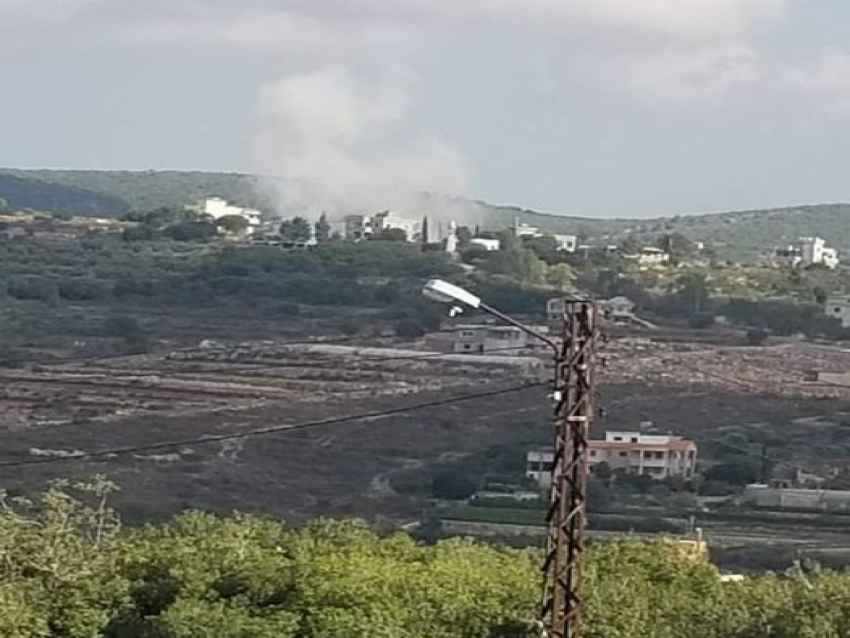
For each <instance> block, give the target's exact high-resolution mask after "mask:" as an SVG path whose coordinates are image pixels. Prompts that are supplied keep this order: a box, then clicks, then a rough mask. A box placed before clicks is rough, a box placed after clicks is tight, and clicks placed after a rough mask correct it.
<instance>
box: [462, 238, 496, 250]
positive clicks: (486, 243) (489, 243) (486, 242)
mask: <svg viewBox="0 0 850 638" xmlns="http://www.w3.org/2000/svg"><path fill="white" fill-rule="evenodd" d="M469 243H470V244H472V245H473V246H480V247H481V248H483V249H484V250H486V251H488V252H492V251H495V250H501V249H502V242H501V241H500V240H498V239H482V238H481V237H475V238H473V239H471V240H469Z"/></svg>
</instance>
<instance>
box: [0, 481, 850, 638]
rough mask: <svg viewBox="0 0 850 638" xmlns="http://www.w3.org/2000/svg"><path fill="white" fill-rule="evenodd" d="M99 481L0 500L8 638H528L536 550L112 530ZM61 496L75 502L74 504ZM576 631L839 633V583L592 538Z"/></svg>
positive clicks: (257, 530)
mask: <svg viewBox="0 0 850 638" xmlns="http://www.w3.org/2000/svg"><path fill="white" fill-rule="evenodd" d="M107 491H108V485H106V484H104V483H102V482H99V483H96V484H94V485H90V486H75V488H74V489H73V490H69V488H68V486H64V489H59V488H54V489H52V490H51V491H49V492H48V493H47V494H45V495H44V496H43V497H41V498H40V499H39V500H37V501H36V502H30V501H26V500H23V499H8V498H4V499H3V500H2V501H0V556H2V558H3V560H2V561H0V635H2V636H4V637H5V638H38V637H39V636H42V637H45V638H46V637H48V636H49V637H53V638H59V637H62V638H94V637H97V636H103V637H110V638H119V637H120V638H196V637H197V636H208V637H211V638H230V637H233V638H286V637H290V638H319V637H321V638H376V637H385V638H497V637H498V638H533V637H535V636H537V635H538V633H537V629H536V623H535V613H536V609H537V603H538V599H539V593H538V588H539V573H538V568H537V565H536V562H537V556H536V554H535V553H533V552H528V551H525V552H518V551H513V550H508V549H505V548H498V547H494V546H489V545H485V544H481V543H477V542H473V541H469V540H462V539H451V540H446V541H442V542H440V543H438V544H436V545H433V546H423V545H419V544H417V543H415V542H414V541H413V540H412V539H411V538H410V537H408V536H406V535H402V534H399V535H394V536H390V537H387V538H382V537H379V536H376V535H375V534H374V533H372V532H370V531H369V530H368V528H367V527H366V526H365V525H364V524H362V523H359V522H356V521H316V522H314V523H312V524H310V525H308V526H306V527H304V528H303V529H301V530H297V531H296V530H291V529H288V528H287V527H286V526H284V525H283V524H281V523H279V522H276V521H272V520H267V519H262V518H256V517H249V516H239V515H236V516H232V517H228V518H219V517H215V516H212V515H208V514H204V513H200V512H193V513H186V514H184V515H182V516H180V517H178V518H176V519H174V520H173V521H171V522H170V523H168V524H165V525H161V526H156V527H148V528H144V529H139V530H123V529H122V528H121V525H120V523H119V521H118V520H117V518H116V517H115V515H114V513H113V512H111V511H110V510H109V509H108V507H107V506H106V505H105V496H106V492H107ZM75 495H76V496H75ZM587 579H588V582H587V593H588V598H587V604H588V613H587V621H588V629H587V632H586V635H587V636H588V638H693V637H694V636H700V638H841V637H843V636H847V635H848V632H850V576H848V575H847V574H841V573H832V572H822V571H819V570H816V569H815V570H811V571H810V573H808V574H806V575H804V574H803V573H802V572H798V573H795V574H786V575H782V576H774V575H768V576H763V577H759V578H752V579H748V580H747V581H745V582H742V583H723V582H721V580H720V578H719V575H718V573H717V571H716V570H715V569H714V568H713V567H712V566H711V565H710V564H708V563H707V562H706V561H704V560H703V559H702V558H699V557H694V556H693V555H691V554H689V553H688V552H687V551H685V550H684V549H683V548H680V547H679V546H677V545H674V544H670V543H667V542H665V541H655V542H641V541H636V540H622V541H615V542H605V543H601V544H597V545H595V546H593V547H592V549H591V552H590V556H589V559H588V569H587Z"/></svg>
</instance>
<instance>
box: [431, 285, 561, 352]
mask: <svg viewBox="0 0 850 638" xmlns="http://www.w3.org/2000/svg"><path fill="white" fill-rule="evenodd" d="M422 294H423V295H425V296H426V297H428V298H429V299H433V300H434V301H439V302H440V303H446V304H454V303H459V304H462V305H464V306H468V307H470V308H475V309H476V310H483V311H484V312H486V313H487V314H488V315H492V316H494V317H496V318H497V319H499V320H501V321H504V322H505V323H507V324H510V325H512V326H515V327H517V328H519V329H520V330H522V331H523V332H524V333H526V334H528V335H530V336H532V337H534V338H535V339H539V340H540V341H542V342H543V343H545V344H546V345H548V346H549V347H550V348H552V350H553V351H554V353H555V356H556V357H557V356H558V355H559V354H560V348H559V347H558V344H557V343H555V342H554V341H553V340H552V339H550V338H549V337H547V336H546V335H545V334H543V333H542V332H539V331H537V330H535V329H534V328H532V327H530V326H526V325H525V324H524V323H522V322H520V321H517V320H516V319H514V318H513V317H511V316H509V315H506V314H505V313H504V312H502V311H501V310H496V309H495V308H493V307H492V306H488V305H487V304H486V303H484V302H483V301H481V298H480V297H476V296H475V295H473V294H472V293H471V292H469V291H468V290H466V289H464V288H461V287H460V286H456V285H454V284H450V283H449V282H448V281H445V280H443V279H431V280H430V281H429V282H428V283H426V284H425V287H424V288H423V289H422ZM460 310H461V309H460V308H452V311H453V314H454V313H457V312H459V311H460Z"/></svg>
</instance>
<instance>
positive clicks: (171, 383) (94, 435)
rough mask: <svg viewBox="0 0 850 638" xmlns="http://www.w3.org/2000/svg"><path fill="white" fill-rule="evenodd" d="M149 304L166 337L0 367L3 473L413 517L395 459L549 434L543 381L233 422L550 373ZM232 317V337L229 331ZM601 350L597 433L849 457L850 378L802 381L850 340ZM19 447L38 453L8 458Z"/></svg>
mask: <svg viewBox="0 0 850 638" xmlns="http://www.w3.org/2000/svg"><path fill="white" fill-rule="evenodd" d="M157 317H159V318H157ZM143 319H144V323H145V324H146V325H147V326H148V327H149V329H150V330H151V331H154V330H155V331H156V334H157V337H158V338H159V341H158V344H159V345H158V347H159V348H161V349H162V350H161V351H158V353H157V354H152V355H139V356H130V357H102V358H96V357H95V358H77V359H72V360H70V361H68V362H66V363H52V364H45V363H44V362H43V361H44V359H43V358H42V357H34V359H35V360H36V361H39V363H30V364H23V365H19V366H18V367H15V368H5V369H4V368H0V381H2V388H0V428H1V429H2V433H3V440H4V446H3V448H2V450H0V484H2V485H4V486H5V487H7V488H10V489H12V490H17V491H29V490H33V489H38V488H41V487H43V486H44V485H45V483H46V482H48V481H49V480H51V479H54V478H58V477H73V478H85V477H89V476H92V475H93V474H97V473H99V474H105V475H107V476H108V477H109V478H111V479H112V480H114V481H115V482H116V483H118V484H119V486H120V487H121V491H120V493H119V494H118V495H117V497H116V504H117V505H118V506H119V508H120V509H121V510H122V511H123V513H124V514H125V515H126V516H127V517H128V518H129V519H130V520H132V521H143V520H151V519H156V518H159V517H162V516H166V515H168V514H172V513H174V512H176V511H180V510H182V509H185V508H189V507H201V508H207V509H212V510H216V511H230V510H233V509H239V510H242V511H255V512H264V513H268V514H274V515H282V516H287V517H290V518H295V519H298V518H306V517H311V516H316V515H357V516H366V517H370V518H380V517H390V518H392V519H394V520H400V521H405V520H412V519H413V518H415V517H416V516H417V515H418V514H419V512H420V511H421V508H422V505H423V503H422V501H421V500H418V499H417V498H413V497H409V496H400V495H398V494H397V493H395V492H394V490H393V489H392V487H391V483H390V480H389V479H390V478H391V477H392V476H393V474H394V473H395V472H398V471H401V470H405V469H411V468H415V467H423V466H429V465H431V464H434V463H436V462H437V461H438V460H439V459H445V458H459V459H462V458H463V457H464V455H467V454H471V453H475V452H481V451H482V450H484V449H486V448H487V447H488V446H492V445H500V444H505V445H511V446H514V447H515V449H516V453H517V455H520V456H521V455H523V454H524V447H523V446H526V445H527V446H530V445H539V444H545V443H547V442H548V441H549V440H550V426H549V420H550V410H551V406H550V404H549V400H548V399H547V398H546V389H545V387H537V388H530V389H526V390H523V391H520V392H515V393H509V394H503V395H500V396H489V397H483V398H479V399H474V400H469V401H464V402H460V403H453V404H449V405H444V406H434V407H429V408H427V409H418V410H413V411H410V412H405V413H398V414H394V415H392V416H388V417H384V418H367V419H360V420H352V421H347V422H344V423H339V424H334V425H323V426H318V427H312V428H310V429H307V430H302V431H297V432H287V433H275V434H269V435H266V436H261V437H238V435H239V434H240V433H244V432H247V431H250V430H254V429H257V428H268V427H274V426H286V425H291V424H293V423H299V422H304V421H315V420H322V419H326V418H330V417H339V416H345V415H360V414H371V413H374V412H380V411H382V410H387V409H390V410H392V409H396V408H399V407H407V406H411V405H417V404H421V403H428V402H432V401H442V400H445V399H451V398H453V397H458V396H461V395H468V394H470V393H473V394H474V393H481V392H489V391H492V390H498V389H502V388H511V387H515V386H516V385H518V384H522V383H524V382H526V381H528V380H529V379H539V378H540V377H539V372H536V371H533V370H532V371H529V370H524V369H523V368H521V367H517V366H516V365H512V364H511V363H510V362H509V361H508V360H505V361H503V360H500V359H495V360H493V361H491V362H489V363H487V364H483V363H482V362H481V360H479V359H476V358H475V357H470V358H469V359H463V360H460V361H458V359H457V358H456V357H442V356H439V355H437V354H433V353H428V352H422V351H417V350H414V351H410V348H411V347H418V346H415V344H404V343H396V342H395V340H392V339H382V338H378V339H375V338H369V337H356V338H353V339H352V341H351V342H349V343H347V344H345V345H339V344H337V345H334V344H331V343H326V344H322V345H310V346H308V345H303V344H302V345H286V344H288V343H292V342H293V341H297V340H299V339H301V340H303V336H304V334H305V332H307V331H308V329H309V327H310V326H311V325H313V324H314V323H316V324H322V323H323V322H322V321H321V320H316V321H314V320H312V319H309V318H308V319H305V318H301V319H299V320H297V321H296V320H289V322H288V323H286V325H285V326H284V322H280V323H278V324H275V327H276V329H272V328H271V327H270V326H271V325H272V323H273V322H271V323H270V322H269V320H268V319H266V318H262V317H257V318H253V319H252V318H250V317H249V318H247V319H245V320H244V321H243V322H242V323H239V322H238V321H236V320H235V319H234V318H233V317H232V316H227V315H223V316H220V317H217V318H215V319H212V318H210V319H208V320H207V321H206V323H204V324H202V325H199V326H196V330H195V331H194V332H192V331H191V317H190V318H186V317H180V318H178V319H175V320H171V319H169V317H168V316H167V315H165V314H162V313H151V314H150V315H146V316H144V318H143ZM157 322H159V323H157ZM172 330H173V331H172ZM228 330H234V331H236V333H237V335H238V339H237V340H234V339H230V340H225V338H224V335H226V334H227V333H228ZM315 334H319V333H318V332H317V333H315ZM258 336H264V337H265V338H266V339H267V340H266V341H256V339H257V338H258ZM334 336H335V337H339V335H338V334H337V335H334ZM201 338H203V340H205V341H206V342H207V343H205V344H204V347H200V345H199V343H200V341H201V340H202V339H201ZM251 338H253V339H255V340H253V341H243V340H244V339H251ZM219 340H220V341H219ZM217 341H219V342H218V343H217ZM169 343H171V344H173V346H174V347H170V348H169V347H167V346H168V344H169ZM187 343H192V344H194V345H193V346H191V347H186V344H187ZM355 343H356V344H362V345H356V346H355V345H354V344H355ZM163 344H164V345H163ZM380 345H383V346H385V347H384V348H381V347H377V346H380ZM386 347H391V348H392V349H390V350H387V349H386ZM405 348H407V350H405ZM607 357H608V359H609V361H608V366H607V368H606V369H605V370H604V371H603V374H602V381H603V386H602V389H601V400H600V404H601V405H602V406H605V408H606V413H605V416H604V417H603V418H601V419H600V420H599V422H598V423H597V426H596V433H597V434H600V433H601V432H602V431H603V430H604V429H605V428H607V427H610V428H614V427H617V428H620V427H630V428H634V427H638V426H639V425H640V424H641V423H642V422H646V421H652V422H653V425H654V426H655V427H659V428H662V429H668V430H672V431H674V432H676V433H679V434H682V435H686V436H692V437H694V438H696V439H697V440H698V442H699V443H700V445H701V456H703V458H710V454H711V445H712V443H711V441H712V440H713V439H715V438H716V437H718V436H721V435H724V434H729V433H736V432H739V433H745V434H748V435H749V434H752V433H758V435H759V436H760V437H761V438H763V439H765V440H767V441H768V442H769V443H770V450H771V454H772V455H774V456H776V457H780V458H783V459H787V460H788V461H789V463H799V464H801V465H805V466H806V467H807V468H810V469H814V470H816V471H826V470H827V469H830V468H836V467H846V459H847V458H848V452H850V447H848V445H850V437H845V436H844V433H845V432H847V431H848V430H850V427H845V426H844V425H841V424H842V423H843V422H844V421H842V419H843V418H844V415H843V413H842V410H844V409H848V402H847V399H848V398H850V397H848V390H847V389H846V388H843V389H842V388H835V387H828V386H824V385H823V384H820V385H818V384H814V383H812V382H810V381H807V379H808V378H809V376H810V373H811V372H812V371H813V370H814V369H823V370H830V371H843V370H846V369H847V366H850V355H848V354H847V353H845V352H843V351H838V350H830V349H823V348H819V347H815V346H804V345H781V346H779V347H775V348H731V347H721V346H711V345H707V344H705V343H699V344H698V343H687V342H680V343H676V344H665V343H660V344H659V343H654V344H653V343H647V342H644V341H634V340H631V341H628V340H627V341H615V342H613V343H611V344H610V345H609V347H608V352H607ZM466 361H469V363H466ZM774 375H777V376H774ZM848 418H850V417H848ZM222 434H223V435H236V438H232V439H228V440H224V441H217V442H214V443H205V444H201V445H198V444H191V443H186V444H182V445H175V446H173V447H165V448H162V449H156V450H148V451H143V452H140V453H137V454H121V455H117V456H114V457H106V458H102V457H99V458H98V459H97V460H96V461H91V460H87V461H82V460H79V459H75V458H73V457H74V455H77V454H79V453H91V452H101V451H103V450H108V449H111V448H123V447H127V446H147V445H150V444H156V443H162V442H180V441H184V440H186V439H193V438H196V437H199V436H208V435H222ZM42 461H50V463H44V464H40V462H42ZM10 462H12V463H15V462H26V463H35V464H28V465H24V466H11V467H10V466H7V467H3V466H2V464H3V463H10Z"/></svg>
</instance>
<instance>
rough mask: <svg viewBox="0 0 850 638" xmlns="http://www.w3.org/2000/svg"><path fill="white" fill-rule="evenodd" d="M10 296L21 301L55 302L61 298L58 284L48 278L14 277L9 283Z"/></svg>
mask: <svg viewBox="0 0 850 638" xmlns="http://www.w3.org/2000/svg"><path fill="white" fill-rule="evenodd" d="M8 292H9V295H10V296H12V297H14V298H15V299H21V300H31V299H35V300H39V301H47V302H53V301H56V300H57V299H58V297H59V289H58V287H57V286H56V282H55V281H53V280H52V279H48V278H46V277H35V276H25V277H12V278H11V279H9V283H8Z"/></svg>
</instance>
